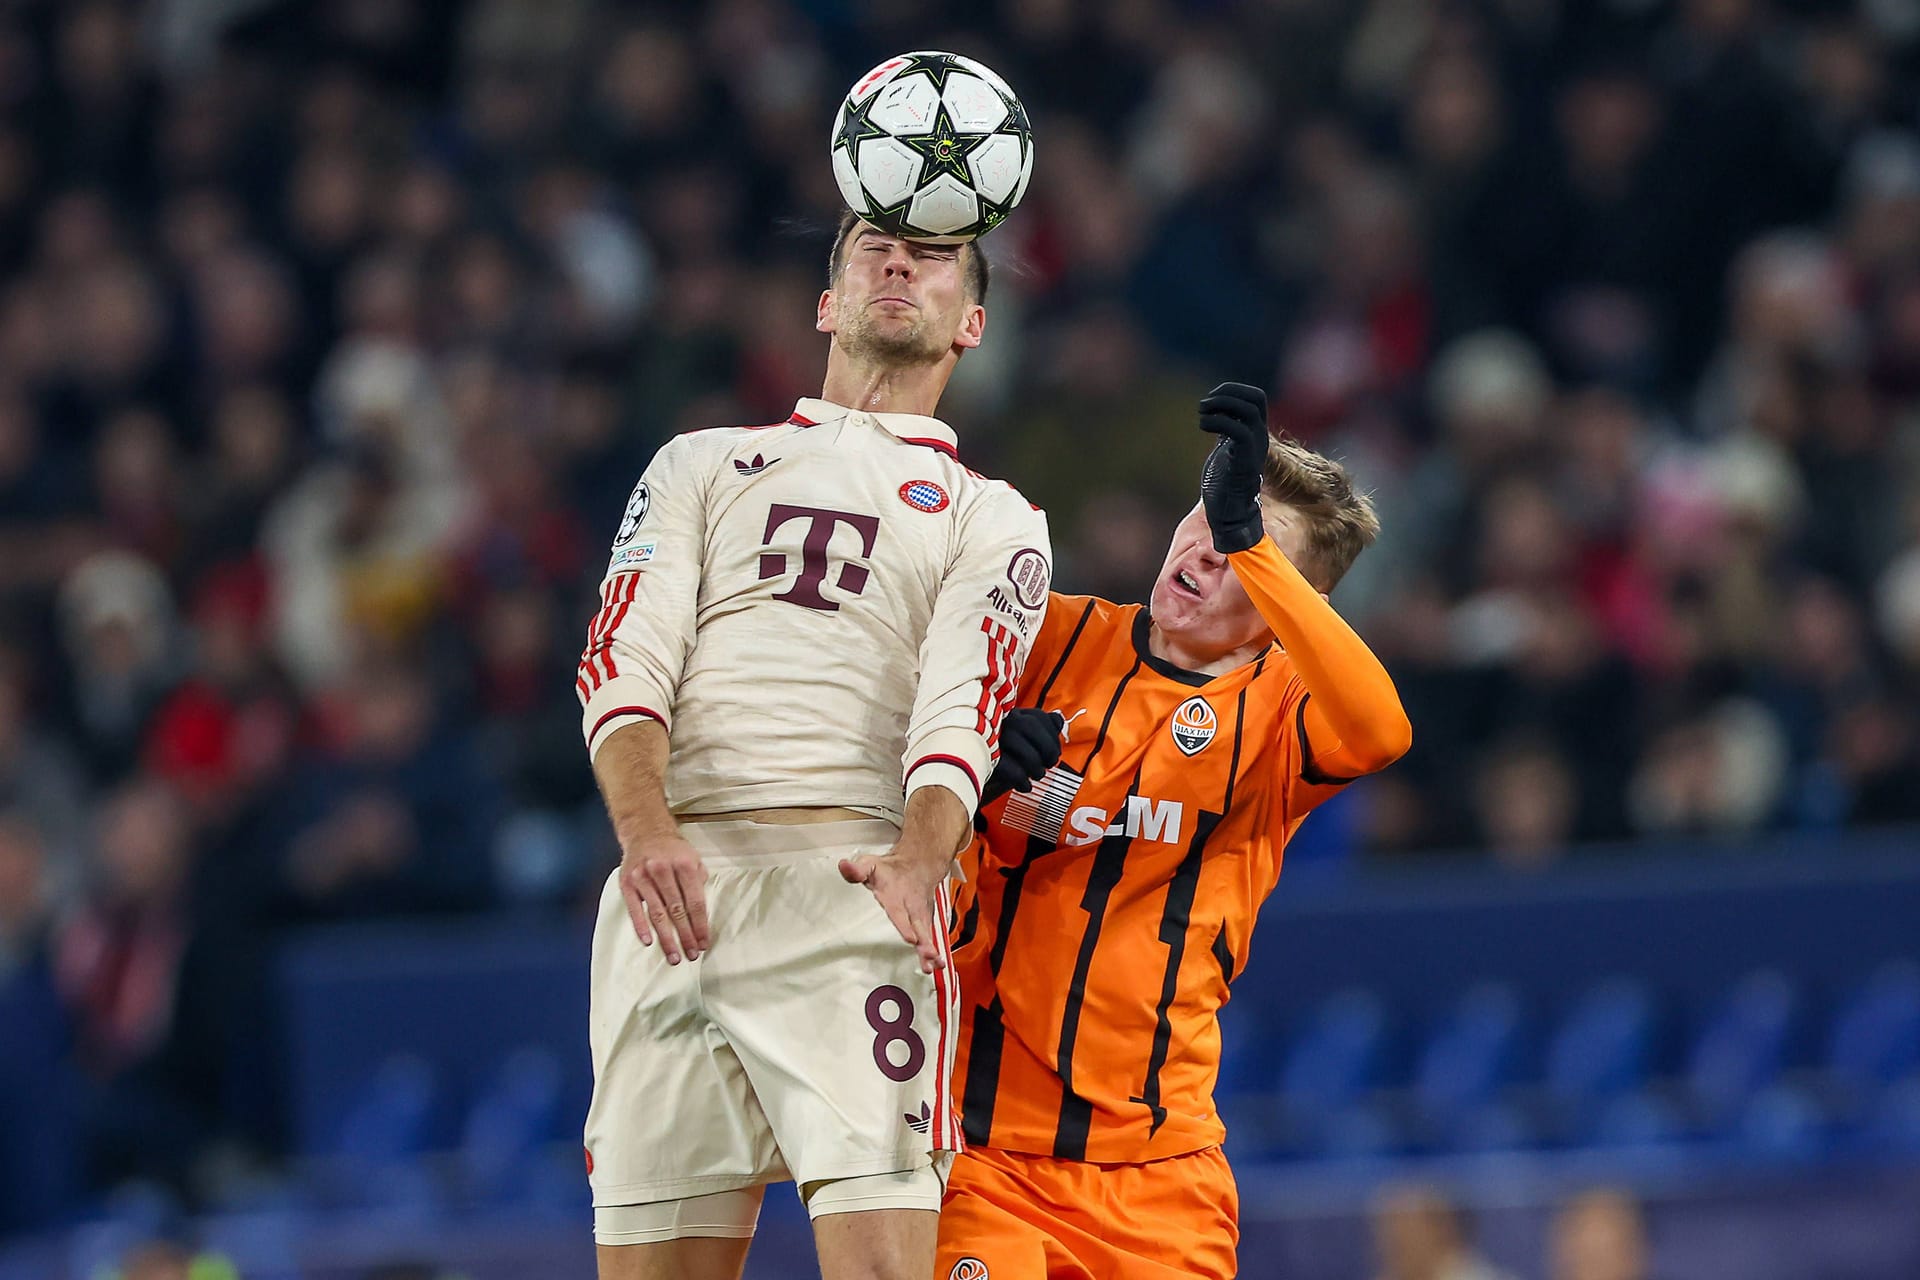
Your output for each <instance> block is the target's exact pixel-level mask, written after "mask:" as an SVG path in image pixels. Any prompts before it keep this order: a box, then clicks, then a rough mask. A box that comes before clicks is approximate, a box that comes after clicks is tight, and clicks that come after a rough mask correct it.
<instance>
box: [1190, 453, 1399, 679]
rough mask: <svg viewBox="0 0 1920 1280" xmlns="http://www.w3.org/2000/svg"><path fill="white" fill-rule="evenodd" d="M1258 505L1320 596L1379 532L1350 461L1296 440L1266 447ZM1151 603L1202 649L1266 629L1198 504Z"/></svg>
mask: <svg viewBox="0 0 1920 1280" xmlns="http://www.w3.org/2000/svg"><path fill="white" fill-rule="evenodd" d="M1260 511H1261V514H1262V516H1263V517H1264V518H1265V521H1266V526H1267V532H1268V533H1269V534H1271V535H1272V537H1273V540H1274V542H1276V543H1277V544H1279V547H1280V550H1281V551H1282V552H1283V553H1285V555H1286V557H1287V559H1288V560H1290V561H1292V562H1293V566H1294V567H1295V568H1296V569H1298V570H1300V572H1301V574H1302V575H1303V576H1304V577H1305V578H1306V580H1307V581H1308V582H1310V583H1312V584H1313V587H1314V590H1316V591H1318V592H1320V593H1321V594H1322V595H1326V594H1328V593H1330V592H1331V591H1332V590H1333V588H1334V587H1335V586H1336V585H1337V584H1338V583H1339V581H1340V579H1341V578H1343V577H1345V576H1346V573H1347V570H1348V569H1351V568H1352V567H1353V562H1354V560H1355V559H1357V558H1358V557H1359V555H1360V553H1361V552H1362V551H1364V550H1365V549H1366V548H1367V546H1368V545H1369V544H1370V543H1372V541H1373V540H1374V538H1375V537H1377V536H1378V535H1379V533H1380V518H1379V517H1378V516H1377V515H1375V514H1374V510H1373V503H1372V502H1371V501H1370V500H1369V499H1368V498H1367V495H1365V494H1364V493H1361V492H1360V491H1359V490H1357V489H1355V488H1354V487H1353V478H1352V477H1351V476H1349V475H1348V474H1347V470H1346V468H1345V467H1343V466H1341V465H1340V464H1339V463H1338V462H1335V461H1334V460H1333V459H1331V458H1327V457H1323V456H1321V455H1320V454H1317V453H1315V452H1314V451H1313V450H1311V449H1309V448H1307V447H1306V446H1305V445H1302V444H1300V443H1299V442H1298V441H1295V440H1287V439H1275V440H1273V441H1272V442H1270V443H1269V444H1268V446H1267V461H1266V467H1265V474H1264V475H1263V477H1262V479H1261V482H1260ZM1152 607H1153V620H1154V623H1155V624H1156V625H1157V626H1159V627H1160V629H1161V630H1163V631H1167V632H1173V633H1177V634H1179V635H1180V636H1181V637H1182V639H1183V640H1185V641H1186V644H1187V646H1188V647H1189V648H1198V649H1200V650H1202V651H1207V650H1217V651H1218V652H1220V653H1222V654H1225V653H1231V652H1233V651H1234V650H1235V649H1239V648H1241V647H1243V646H1245V645H1247V644H1250V643H1252V642H1253V641H1255V640H1257V639H1259V638H1260V636H1261V635H1262V634H1263V633H1265V632H1266V631H1267V630H1268V628H1267V625H1266V623H1265V622H1264V621H1263V620H1262V619H1261V617H1260V611H1259V610H1258V609H1256V608H1254V606H1253V601H1252V600H1251V599H1249V598H1248V596H1247V592H1246V588H1245V587H1242V586H1241V585H1240V580H1239V579H1238V578H1236V577H1234V576H1233V570H1232V569H1231V568H1229V567H1228V565H1227V558H1226V557H1225V556H1223V555H1221V554H1220V553H1219V552H1217V551H1215V550H1214V549H1213V531H1212V530H1211V529H1209V528H1208V527H1207V515H1206V511H1205V510H1204V509H1203V508H1202V507H1200V506H1198V505H1196V506H1195V507H1194V509H1193V510H1192V511H1189V512H1188V513H1187V516H1186V518H1185V519H1184V520H1182V521H1181V522H1180V523H1179V524H1178V525H1176V526H1175V527H1174V530H1173V542H1172V544H1171V545H1170V546H1169V547H1168V548H1167V559H1166V563H1164V564H1163V565H1161V566H1160V576H1159V577H1158V578H1157V579H1155V581H1154V584H1153V605H1152Z"/></svg>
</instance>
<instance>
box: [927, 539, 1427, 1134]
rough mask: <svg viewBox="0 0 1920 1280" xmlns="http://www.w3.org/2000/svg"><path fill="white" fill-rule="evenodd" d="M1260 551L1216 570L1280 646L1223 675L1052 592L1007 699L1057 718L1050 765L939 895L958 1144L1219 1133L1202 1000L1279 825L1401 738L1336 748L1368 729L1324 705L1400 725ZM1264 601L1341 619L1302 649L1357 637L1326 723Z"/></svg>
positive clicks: (1209, 993) (1003, 809)
mask: <svg viewBox="0 0 1920 1280" xmlns="http://www.w3.org/2000/svg"><path fill="white" fill-rule="evenodd" d="M1264 546H1265V547H1266V548H1267V550H1266V551H1262V552H1259V553H1257V554H1256V553H1240V554H1237V555H1236V556H1235V557H1234V558H1233V567H1234V570H1235V573H1236V575H1237V576H1239V577H1240V578H1241V580H1242V582H1243V584H1245V585H1246V586H1247V587H1248V592H1249V594H1250V595H1251V596H1253V598H1254V600H1255V602H1256V604H1257V605H1259V606H1260V608H1261V612H1262V613H1263V614H1264V615H1266V616H1267V618H1268V620H1269V621H1270V622H1280V625H1276V626H1275V631H1276V633H1277V634H1279V635H1281V636H1282V637H1283V638H1284V639H1287V640H1288V641H1290V643H1291V647H1292V648H1293V650H1294V651H1293V652H1289V651H1288V650H1287V649H1283V648H1282V647H1281V646H1280V645H1278V644H1276V645H1275V646H1273V647H1272V648H1270V649H1268V650H1267V652H1266V653H1265V654H1264V655H1263V656H1261V657H1260V658H1259V659H1258V660H1256V661H1254V662H1251V663H1248V664H1247V665H1245V666H1243V667H1240V668H1238V669H1236V670H1233V671H1230V672H1227V673H1225V674H1223V675H1219V676H1213V677H1208V676H1205V675H1201V674H1198V673H1195V672H1191V671H1185V670H1182V669H1180V668H1178V667H1175V666H1173V665H1171V664H1170V663H1167V662H1164V661H1162V660H1160V659H1158V658H1156V657H1154V656H1153V655H1152V654H1151V653H1150V652H1149V649H1148V638H1149V630H1150V626H1151V622H1150V619H1149V618H1148V616H1147V612H1146V610H1145V609H1144V608H1143V607H1141V606H1139V605H1115V604H1111V603H1109V602H1107V601H1105V600H1098V599H1092V598H1088V597H1084V596H1063V595H1056V596H1054V597H1053V598H1052V600H1051V602H1050V605H1049V607H1048V611H1047V618H1046V622H1045V624H1044V625H1043V627H1042V628H1041V632H1040V635H1039V637H1038V639H1037V640H1036V641H1035V644H1034V648H1033V653H1032V657H1031V659H1030V660H1029V662H1028V664H1027V668H1026V673H1025V675H1024V677H1023V680H1022V684H1021V690H1020V697H1019V699H1018V701H1019V704H1020V705H1022V706H1039V707H1044V708H1046V709H1048V710H1051V711H1057V712H1059V713H1060V714H1061V715H1062V716H1063V717H1065V719H1066V721H1067V729H1066V734H1065V740H1064V743H1063V746H1062V751H1061V758H1060V763H1059V764H1058V765H1056V766H1055V767H1054V768H1053V769H1052V770H1050V771H1049V772H1048V774H1047V775H1046V777H1045V778H1043V779H1041V780H1040V782H1039V783H1037V784H1036V785H1035V787H1034V789H1033V790H1032V791H1031V792H1030V793H1018V792H1016V793H1011V794H1009V795H1008V796H1007V797H1006V798H1005V799H1004V800H1001V801H996V802H995V803H994V804H992V805H990V806H988V807H987V808H986V809H985V810H983V811H982V819H981V822H980V824H979V825H980V826H981V827H982V828H983V834H982V835H981V836H980V837H979V838H977V839H976V840H975V842H974V846H973V848H972V850H971V851H970V853H969V855H968V862H969V865H968V867H967V873H968V874H967V883H966V884H965V886H964V887H963V889H962V892H961V895H960V898H959V901H958V903H957V908H956V909H957V911H958V912H959V930H958V933H957V936H956V945H955V949H954V965H955V971H956V973H957V974H958V976H959V978H960V990H961V992H962V1018H961V1035H960V1053H959V1061H958V1064H957V1071H956V1074H955V1090H956V1093H957V1095H958V1099H959V1103H960V1106H961V1110H962V1115H963V1120H964V1127H965V1132H966V1136H967V1139H968V1141H969V1142H971V1143H975V1144H980V1145H985V1146H992V1147H999V1148H1003V1149H1008V1150H1014V1151H1024V1152H1031V1153H1035V1154H1040V1155H1050V1156H1055V1157H1058V1158H1061V1159H1070V1160H1091V1161H1099V1162H1126V1163H1132V1162H1139V1161H1145V1160H1154V1159H1160V1158H1162V1157H1166V1156H1174V1155H1179V1154H1181V1153H1184V1152H1189V1151H1195V1150H1199V1149H1201V1148H1205V1147H1209V1146H1213V1145H1215V1144H1217V1143H1219V1142H1220V1141H1221V1140H1222V1138H1223V1136H1224V1133H1225V1130H1224V1128H1223V1126H1222V1125H1221V1123H1220V1120H1219V1118H1218V1116H1217V1114H1216V1113H1215V1110H1214V1107H1213V1086H1214V1080H1215V1077H1216V1076H1217V1074H1218V1068H1219V1060H1220V1031H1219V1024H1218V1022H1217V1020H1216V1014H1217V1012H1218V1010H1219V1008H1220V1006H1221V1005H1222V1004H1224V1003H1225V1001H1226V999H1227V989H1228V984H1229V983H1230V982H1231V981H1232V979H1233V977H1234V975H1235V974H1236V973H1238V972H1239V971H1240V969H1241V968H1242V967H1243V966H1244V964H1245V963H1246V959H1247V947H1248V940H1249V937H1250V935H1251V933H1252V930H1253V924H1254V918H1255V915H1256V914H1257V912H1258V910H1259V907H1260V904H1261V902H1262V901H1263V900H1264V899H1265V898H1266V896H1267V894H1268V893H1269V892H1270V891H1271V890H1272V889H1273V887H1274V883H1275V881H1276V880H1277V879H1278V878H1279V875H1280V862H1281V854H1282V850H1283V849H1284V848H1285V846H1286V842H1287V838H1288V837H1289V836H1290V835H1292V833H1293V831H1294V830H1295V829H1296V828H1297V827H1298V826H1299V825H1300V822H1301V820H1302V819H1304V818H1305V817H1306V815H1307V813H1308V812H1309V811H1311V810H1312V808H1313V807H1314V806H1315V805H1316V804H1318V803H1319V802H1320V801H1321V800H1323V799H1325V798H1326V797H1327V796H1328V795H1331V794H1332V793H1333V792H1334V791H1335V790H1336V789H1337V788H1338V787H1339V786H1340V785H1341V784H1342V783H1344V782H1346V781H1350V780H1351V777H1352V776H1353V775H1355V774H1357V773H1360V772H1366V771H1369V770H1370V769H1371V768H1378V767H1380V766H1381V765H1382V764H1384V763H1386V762H1387V760H1389V759H1391V758H1392V757H1393V756H1397V755H1398V754H1399V753H1400V751H1403V750H1404V749H1405V747H1404V742H1402V743H1401V744H1400V745H1399V746H1398V747H1397V748H1395V747H1394V746H1392V745H1391V744H1390V745H1388V746H1387V747H1384V748H1376V747H1372V746H1366V745H1364V744H1361V749H1359V750H1355V745H1356V744H1355V741H1354V739H1355V738H1356V737H1364V736H1365V735H1353V734H1343V733H1342V732H1340V730H1341V728H1342V717H1344V718H1346V719H1347V720H1352V719H1353V718H1354V716H1355V713H1356V712H1357V713H1360V714H1375V715H1376V716H1377V718H1379V719H1381V720H1383V721H1386V722H1388V729H1387V731H1386V734H1385V738H1386V739H1387V740H1389V742H1390V740H1391V738H1392V736H1393V734H1394V732H1395V730H1394V729H1393V727H1392V725H1393V723H1394V721H1393V718H1394V717H1398V720H1397V723H1398V725H1400V726H1404V725H1405V716H1404V713H1402V712H1401V711H1400V706H1399V699H1398V697H1397V695H1395V694H1394V693H1393V689H1392V685H1391V682H1390V681H1387V680H1386V678H1385V672H1384V671H1383V670H1379V669H1378V663H1377V660H1374V659H1373V656H1372V654H1371V653H1369V652H1367V651H1366V648H1365V646H1364V644H1362V643H1361V642H1360V640H1359V638H1358V637H1357V636H1355V635H1353V633H1352V632H1351V631H1350V630H1348V629H1347V628H1346V626H1345V624H1344V623H1343V622H1340V621H1339V619H1338V615H1337V614H1335V613H1334V612H1333V610H1332V609H1331V608H1330V607H1328V606H1327V605H1326V604H1325V603H1324V601H1322V600H1321V599H1320V598H1319V597H1318V596H1317V595H1316V594H1314V593H1313V592H1312V589H1311V588H1310V587H1308V586H1307V585H1306V583H1305V580H1304V579H1302V578H1300V577H1299V575H1298V574H1297V573H1296V572H1295V571H1294V570H1293V568H1292V566H1291V565H1289V564H1287V562H1286V560H1285V558H1284V557H1283V556H1282V555H1281V554H1280V553H1279V551H1278V549H1277V548H1275V547H1273V545H1272V543H1270V542H1269V543H1266V544H1264ZM1276 562H1277V564H1276ZM1283 574H1284V575H1288V576H1289V577H1288V580H1287V581H1281V580H1280V575H1283ZM1269 576H1271V577H1273V578H1274V582H1273V583H1267V582H1265V581H1264V580H1265V579H1266V578H1268V577H1269ZM1262 586H1271V587H1274V588H1275V589H1276V590H1278V591H1279V592H1280V594H1281V596H1283V597H1284V599H1283V600H1282V602H1281V604H1280V605H1279V606H1276V605H1275V604H1274V599H1275V591H1274V590H1262V589H1261V587H1262ZM1302 592H1304V593H1305V596H1304V597H1303V596H1302V595H1301V593H1302ZM1275 607H1278V608H1280V609H1281V611H1282V612H1284V611H1285V610H1286V609H1289V608H1290V609H1292V610H1293V611H1294V612H1295V613H1300V614H1309V615H1311V614H1313V611H1314V610H1316V609H1317V610H1319V611H1320V612H1322V613H1324V615H1325V618H1324V619H1322V618H1320V617H1319V616H1317V615H1314V616H1313V618H1312V622H1311V625H1310V626H1309V628H1308V630H1309V631H1311V630H1312V628H1314V627H1318V628H1320V629H1321V631H1322V632H1327V633H1329V634H1331V630H1332V628H1337V629H1338V631H1339V632H1340V633H1343V634H1342V635H1341V636H1338V637H1335V638H1334V640H1332V641H1329V642H1328V643H1327V644H1325V645H1322V646H1321V647H1320V655H1321V656H1324V651H1325V650H1326V649H1329V648H1331V649H1333V650H1336V651H1338V653H1337V654H1336V657H1338V656H1339V654H1340V653H1345V652H1349V651H1352V650H1357V652H1358V654H1360V655H1364V659H1365V663H1361V662H1360V661H1359V660H1358V659H1355V660H1354V662H1353V665H1355V666H1364V665H1365V664H1366V663H1370V664H1371V665H1372V668H1373V670H1372V671H1368V672H1364V673H1363V674H1364V675H1366V676H1369V677H1373V676H1376V673H1377V678H1373V679H1370V680H1369V679H1361V680H1358V681H1345V682H1339V683H1341V684H1351V683H1358V684H1360V685H1362V686H1363V687H1364V688H1365V690H1366V699H1370V700H1365V699H1363V702H1362V703H1361V704H1360V705H1358V706H1346V707H1342V708H1340V715H1338V716H1336V717H1335V718H1334V719H1333V721H1332V722H1331V723H1327V722H1324V720H1323V716H1322V715H1318V714H1314V713H1313V712H1315V711H1317V710H1318V709H1313V708H1311V703H1312V701H1313V694H1312V693H1311V692H1310V691H1309V687H1308V683H1309V682H1308V680H1307V679H1306V678H1304V677H1303V668H1306V667H1310V668H1312V669H1313V674H1314V675H1316V676H1317V677H1319V679H1317V680H1316V681H1315V683H1316V684H1318V685H1325V684H1326V683H1327V682H1326V679H1325V677H1326V663H1325V662H1324V661H1321V662H1315V661H1313V660H1311V659H1309V660H1307V661H1305V662H1303V661H1301V660H1300V652H1299V646H1300V643H1301V639H1302V638H1303V637H1302V636H1301V632H1300V629H1299V628H1298V627H1296V626H1293V625H1292V624H1291V622H1292V620H1282V619H1277V618H1276V615H1275V613H1274V612H1272V611H1270V610H1272V609H1273V608H1275ZM1326 619H1331V620H1332V621H1331V624H1329V623H1328V622H1327V621H1326ZM1283 626H1285V627H1286V628H1287V629H1283ZM1343 646H1344V648H1343ZM1342 674H1345V673H1344V672H1343V673H1342ZM1382 687H1384V698H1383V697H1382V695H1381V693H1380V690H1381V689H1382ZM1334 696H1335V698H1336V700H1339V699H1340V698H1342V697H1344V695H1334ZM1376 704H1378V705H1376ZM1399 732H1401V734H1402V736H1404V730H1403V729H1402V730H1400V731H1399ZM1310 743H1311V744H1316V745H1317V744H1323V743H1324V744H1326V745H1327V747H1328V750H1327V751H1326V752H1324V753H1320V754H1319V755H1318V756H1316V753H1315V752H1314V751H1313V749H1312V747H1311V746H1310ZM1383 756H1384V757H1385V758H1382V757H1383ZM1330 762H1331V763H1330ZM1333 764H1337V765H1339V766H1340V767H1341V768H1343V769H1346V770H1347V771H1348V772H1345V773H1336V772H1334V771H1332V766H1333Z"/></svg>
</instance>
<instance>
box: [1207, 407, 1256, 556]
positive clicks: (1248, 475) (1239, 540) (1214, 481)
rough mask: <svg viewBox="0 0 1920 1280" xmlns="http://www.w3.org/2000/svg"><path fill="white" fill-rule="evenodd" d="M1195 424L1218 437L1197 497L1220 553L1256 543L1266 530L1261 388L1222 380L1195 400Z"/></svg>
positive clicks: (1239, 549)
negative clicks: (1262, 506) (1197, 414)
mask: <svg viewBox="0 0 1920 1280" xmlns="http://www.w3.org/2000/svg"><path fill="white" fill-rule="evenodd" d="M1200 429H1201V430H1202V431H1210V432H1212V433H1213V434H1214V435H1216V436H1219V437H1220V442H1219V443H1218V444H1216V445H1214V446H1213V452H1212V453H1210V454H1208V455H1207V469H1206V471H1205V472H1204V473H1203V474H1202V476H1201V479H1200V501H1201V504H1202V505H1204V506H1205V507H1206V509H1207V525H1208V527H1209V528H1211V529H1212V530H1213V549H1214V550H1215V551H1218V552H1220V553H1221V554H1222V555H1227V554H1231V553H1232V552H1235V551H1245V550H1246V549H1247V548H1248V547H1254V546H1258V545H1259V544H1260V540H1261V539H1262V538H1264V537H1266V536H1267V528H1266V525H1265V524H1264V523H1263V522H1262V521H1261V519H1260V477H1261V474H1262V472H1263V470H1264V468H1265V466H1266V461H1267V441H1268V439H1269V438H1270V437H1269V436H1268V435H1267V393H1266V392H1264V391H1262V390H1261V389H1260V388H1258V387H1250V386H1248V385H1247V384H1246V383H1244V382H1223V383H1221V384H1220V385H1219V386H1217V387H1215V388H1214V389H1213V390H1212V391H1211V392H1209V393H1208V394H1207V398H1206V399H1205V400H1202V401H1201V402H1200Z"/></svg>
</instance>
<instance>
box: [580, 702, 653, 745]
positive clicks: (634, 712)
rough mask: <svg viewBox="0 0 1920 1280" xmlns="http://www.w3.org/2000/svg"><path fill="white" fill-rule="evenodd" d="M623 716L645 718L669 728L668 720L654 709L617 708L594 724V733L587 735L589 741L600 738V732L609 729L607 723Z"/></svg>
mask: <svg viewBox="0 0 1920 1280" xmlns="http://www.w3.org/2000/svg"><path fill="white" fill-rule="evenodd" d="M621 716H645V717H646V718H647V719H649V720H651V721H653V722H654V723H655V724H657V725H659V726H660V727H661V728H662V729H664V728H666V727H667V718H666V717H665V716H663V715H661V714H660V713H659V712H658V711H655V710H654V709H653V708H652V707H615V708H614V709H613V710H611V711H609V712H607V714H605V715H603V716H601V717H600V718H599V719H598V720H595V721H594V722H593V732H592V733H589V734H588V735H587V740H588V741H589V742H591V741H592V740H593V739H594V738H595V737H596V736H598V735H599V733H600V731H601V730H602V729H604V728H606V727H607V721H609V720H617V719H619V718H620V717H621Z"/></svg>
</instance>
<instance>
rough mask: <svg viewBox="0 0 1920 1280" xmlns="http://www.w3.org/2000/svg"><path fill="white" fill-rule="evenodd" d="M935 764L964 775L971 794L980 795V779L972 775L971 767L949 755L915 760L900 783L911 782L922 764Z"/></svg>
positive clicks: (922, 757)
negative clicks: (970, 788) (949, 767)
mask: <svg viewBox="0 0 1920 1280" xmlns="http://www.w3.org/2000/svg"><path fill="white" fill-rule="evenodd" d="M935 763H938V764H950V765H952V766H953V767H954V768H956V769H958V770H959V771H960V772H962V773H964V774H966V775H967V781H968V782H971V783H972V784H973V794H974V795H976V796H977V795H979V794H980V779H979V778H978V777H977V776H976V775H975V774H974V772H973V766H972V765H970V764H968V763H967V762H966V761H965V760H962V759H961V758H960V757H959V756H950V755H944V754H943V755H934V756H921V757H920V758H919V759H918V760H915V761H914V762H913V768H912V769H908V770H907V776H906V777H905V778H903V779H902V780H901V781H902V782H911V781H912V780H913V772H914V769H918V768H919V767H920V766H921V765H923V764H935Z"/></svg>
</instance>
